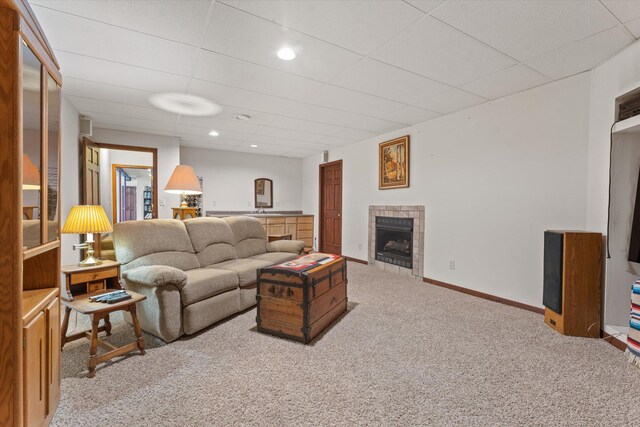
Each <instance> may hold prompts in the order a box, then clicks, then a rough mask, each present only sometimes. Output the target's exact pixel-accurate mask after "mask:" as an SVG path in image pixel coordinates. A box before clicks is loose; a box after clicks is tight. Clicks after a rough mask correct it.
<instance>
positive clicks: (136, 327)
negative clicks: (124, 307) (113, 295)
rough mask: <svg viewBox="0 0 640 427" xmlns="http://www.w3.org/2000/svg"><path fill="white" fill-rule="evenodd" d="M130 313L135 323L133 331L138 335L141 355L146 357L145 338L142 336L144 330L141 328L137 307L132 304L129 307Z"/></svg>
mask: <svg viewBox="0 0 640 427" xmlns="http://www.w3.org/2000/svg"><path fill="white" fill-rule="evenodd" d="M129 313H131V320H132V321H133V330H134V332H135V334H136V338H137V343H138V348H139V349H140V354H142V355H144V353H145V351H144V337H143V336H142V329H141V328H140V323H139V322H138V315H137V313H136V305H135V304H131V305H130V306H129Z"/></svg>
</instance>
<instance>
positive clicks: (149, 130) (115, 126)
mask: <svg viewBox="0 0 640 427" xmlns="http://www.w3.org/2000/svg"><path fill="white" fill-rule="evenodd" d="M93 128H94V129H111V130H119V131H124V132H132V133H142V134H146V135H161V136H172V137H175V136H176V132H175V130H174V129H168V130H162V129H161V128H158V127H145V126H140V127H139V126H129V125H125V124H122V123H120V122H119V121H116V122H112V123H106V122H101V121H96V120H94V121H93Z"/></svg>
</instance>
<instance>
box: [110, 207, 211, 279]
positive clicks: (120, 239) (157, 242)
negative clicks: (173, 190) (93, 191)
mask: <svg viewBox="0 0 640 427" xmlns="http://www.w3.org/2000/svg"><path fill="white" fill-rule="evenodd" d="M113 243H114V246H115V250H116V259H117V260H118V261H119V262H121V263H122V271H123V272H124V271H127V270H130V269H132V268H136V267H141V266H145V265H168V266H170V267H175V268H178V269H180V270H191V269H192V268H199V267H200V263H199V262H198V257H196V255H195V253H194V250H193V245H192V244H191V240H190V239H189V234H188V233H187V229H186V228H185V226H184V224H183V223H182V221H180V220H177V219H150V220H141V221H124V222H118V223H116V224H115V225H114V226H113Z"/></svg>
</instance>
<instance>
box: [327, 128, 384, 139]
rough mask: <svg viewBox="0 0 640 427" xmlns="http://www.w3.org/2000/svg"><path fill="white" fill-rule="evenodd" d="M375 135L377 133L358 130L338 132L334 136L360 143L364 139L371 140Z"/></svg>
mask: <svg viewBox="0 0 640 427" xmlns="http://www.w3.org/2000/svg"><path fill="white" fill-rule="evenodd" d="M376 135H377V133H375V132H367V131H364V130H358V129H345V130H344V131H342V132H339V133H337V134H335V135H334V136H335V137H338V138H344V139H346V140H353V141H362V140H364V139H367V138H371V137H372V136H376Z"/></svg>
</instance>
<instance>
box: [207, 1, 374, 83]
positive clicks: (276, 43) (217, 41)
mask: <svg viewBox="0 0 640 427" xmlns="http://www.w3.org/2000/svg"><path fill="white" fill-rule="evenodd" d="M238 28H242V31H238ZM284 46H288V47H290V48H292V49H293V50H294V51H295V52H296V55H297V56H296V58H295V59H294V60H292V61H283V60H282V59H280V58H278V57H277V55H276V54H277V52H278V50H279V49H280V48H282V47H284ZM203 48H204V49H207V50H210V51H213V52H217V53H221V54H223V55H228V56H231V57H234V58H239V59H243V60H245V61H249V62H253V63H256V64H260V65H264V66H267V67H271V68H275V69H278V70H281V71H285V72H287V73H291V74H296V75H300V76H305V77H309V78H312V79H315V80H319V81H323V82H326V81H329V80H330V79H332V78H333V77H335V76H337V75H339V74H340V73H341V72H342V71H344V70H346V69H347V68H349V67H350V66H351V65H353V64H355V63H356V62H357V61H358V60H359V59H360V58H362V56H361V55H358V54H356V53H353V52H351V51H348V50H346V49H343V48H341V47H338V46H335V45H332V44H330V43H327V42H324V41H322V40H318V39H316V38H313V37H310V36H308V35H305V34H302V33H299V32H297V31H293V30H289V29H287V28H284V27H282V26H281V25H278V24H276V23H274V22H270V21H266V20H264V19H262V18H259V17H257V16H254V15H250V14H248V13H245V12H242V11H240V10H238V9H234V8H232V7H229V6H226V5H224V4H221V3H217V4H216V6H215V8H214V12H213V19H212V22H211V24H210V25H209V30H208V31H207V36H206V38H205V41H204V44H203Z"/></svg>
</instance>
